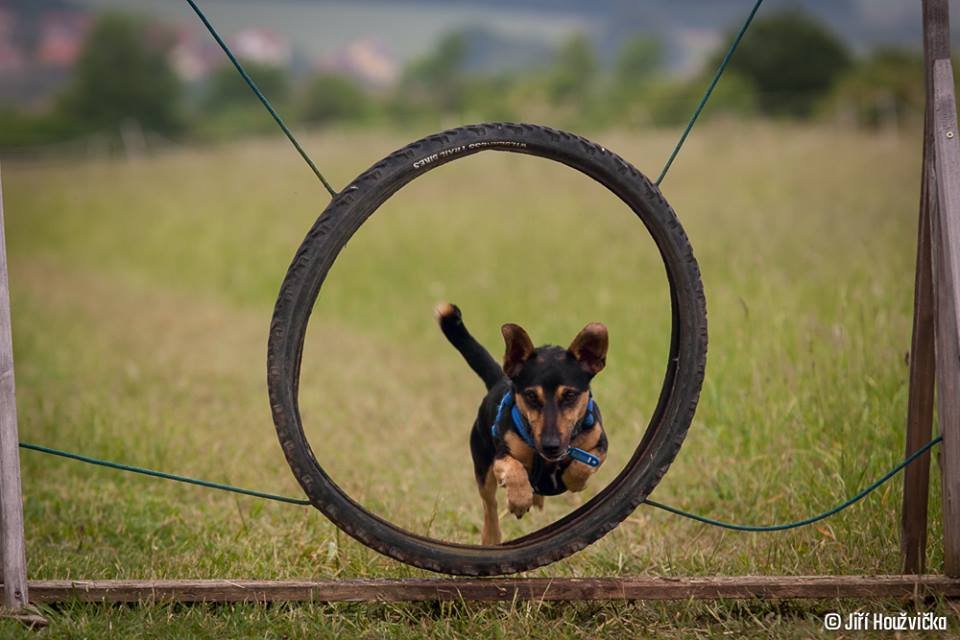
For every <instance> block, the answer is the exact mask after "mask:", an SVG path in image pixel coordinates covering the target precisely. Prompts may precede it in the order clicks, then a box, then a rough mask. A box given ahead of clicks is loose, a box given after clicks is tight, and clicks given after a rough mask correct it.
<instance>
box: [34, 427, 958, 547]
mask: <svg viewBox="0 0 960 640" xmlns="http://www.w3.org/2000/svg"><path fill="white" fill-rule="evenodd" d="M942 440H943V436H937V437H936V438H934V439H933V440H931V441H930V442H928V443H927V444H925V445H923V446H922V447H920V448H919V449H917V450H916V451H914V452H913V453H911V454H910V455H909V456H907V458H906V459H904V461H903V462H901V463H900V464H898V465H897V466H896V467H894V468H893V469H891V470H890V471H888V472H887V473H885V474H884V475H883V476H882V477H881V478H880V479H879V480H877V481H876V482H874V483H873V484H871V485H869V486H868V487H867V488H866V489H863V490H862V491H860V492H859V493H857V494H856V495H854V496H853V497H852V498H850V499H848V500H845V501H844V502H842V503H840V504H838V505H837V506H835V507H833V508H832V509H828V510H827V511H824V512H823V513H820V514H817V515H815V516H811V517H809V518H804V519H803V520H797V521H796V522H788V523H786V524H774V525H768V526H753V525H744V524H731V523H729V522H722V521H720V520H714V519H713V518H707V517H705V516H700V515H697V514H695V513H690V512H688V511H683V510H682V509H677V508H676V507H671V506H670V505H666V504H663V503H661V502H656V501H655V500H649V499H648V500H645V501H644V502H645V504H648V505H650V506H651V507H655V508H657V509H662V510H663V511H668V512H670V513H672V514H674V515H678V516H682V517H684V518H689V519H690V520H696V521H697V522H702V523H704V524H709V525H713V526H715V527H722V528H724V529H733V530H734V531H784V530H786V529H796V528H797V527H803V526H806V525H808V524H813V523H814V522H819V521H820V520H823V519H825V518H829V517H830V516H832V515H834V514H835V513H839V512H840V511H843V510H844V509H846V508H847V507H850V506H852V505H853V504H855V503H857V502H859V501H860V500H862V499H863V498H865V497H866V496H867V495H868V494H870V493H872V492H873V491H876V490H877V489H878V488H879V487H880V486H881V485H882V484H884V483H885V482H887V481H888V480H890V478H892V477H893V476H895V475H897V474H898V473H900V472H901V471H903V469H904V467H906V466H907V465H909V464H910V463H911V462H913V461H914V460H916V459H917V458H919V457H920V456H922V455H923V454H924V453H926V452H927V451H929V450H930V449H931V448H932V447H933V446H934V445H936V444H939V443H940V442H941V441H942ZM20 446H21V447H22V448H24V449H29V450H31V451H39V452H40V453H47V454H50V455H54V456H60V457H62V458H69V459H71V460H79V461H80V462H86V463H88V464H94V465H98V466H101V467H107V468H109V469H117V470H119V471H129V472H131V473H140V474H143V475H146V476H153V477H155V478H162V479H164V480H174V481H176V482H186V483H188V484H195V485H199V486H201V487H206V488H208V489H218V490H220V491H231V492H233V493H241V494H243V495H247V496H253V497H255V498H263V499H265V500H274V501H276V502H286V503H288V504H296V505H302V506H306V505H309V504H310V501H309V500H304V499H302V498H289V497H287V496H279V495H276V494H273V493H265V492H263V491H255V490H253V489H243V488H241V487H234V486H232V485H229V484H224V483H221V482H210V481H209V480H198V479H196V478H189V477H187V476H180V475H176V474H173V473H166V472H164V471H155V470H153V469H145V468H143V467H137V466H134V465H129V464H121V463H119V462H110V461H109V460H100V459H98V458H91V457H89V456H84V455H80V454H78V453H72V452H70V451H62V450H60V449H53V448H51V447H44V446H41V445H37V444H30V443H27V442H21V443H20Z"/></svg>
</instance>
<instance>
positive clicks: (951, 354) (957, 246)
mask: <svg viewBox="0 0 960 640" xmlns="http://www.w3.org/2000/svg"><path fill="white" fill-rule="evenodd" d="M933 81H934V120H935V128H934V138H935V146H936V171H937V193H938V204H939V206H938V211H937V214H938V215H936V216H934V218H933V220H934V225H933V229H934V233H933V235H932V240H933V242H932V244H931V249H932V254H933V256H934V263H935V268H934V270H933V273H934V283H935V291H936V293H935V297H936V309H937V311H936V317H935V325H936V359H937V389H938V393H937V409H938V417H939V420H940V433H941V434H942V435H943V444H942V445H941V455H942V472H941V482H942V484H943V518H944V523H943V529H944V531H943V535H944V540H943V556H944V569H945V573H946V574H947V575H948V576H950V577H960V296H958V295H957V287H958V286H960V138H958V133H960V132H958V130H957V105H956V99H955V97H954V89H953V67H952V65H951V63H950V59H949V58H942V59H937V60H936V62H934V67H933Z"/></svg>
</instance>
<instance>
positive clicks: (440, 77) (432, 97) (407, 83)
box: [400, 33, 467, 113]
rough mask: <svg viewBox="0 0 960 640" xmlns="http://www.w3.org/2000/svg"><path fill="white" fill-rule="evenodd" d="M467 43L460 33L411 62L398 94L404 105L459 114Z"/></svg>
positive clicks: (447, 38) (446, 38)
mask: <svg viewBox="0 0 960 640" xmlns="http://www.w3.org/2000/svg"><path fill="white" fill-rule="evenodd" d="M466 61H467V43H466V40H465V38H464V36H463V34H462V33H451V34H448V35H446V36H444V37H443V38H441V39H440V42H439V43H438V44H437V47H436V48H435V49H434V50H433V51H432V52H430V53H429V54H427V55H426V56H425V57H423V58H421V59H419V60H416V61H414V62H413V63H411V64H410V66H409V67H408V68H407V70H406V71H405V73H404V74H403V78H402V79H401V82H400V93H401V94H402V95H403V96H404V97H405V100H404V102H407V103H409V102H413V103H417V104H420V105H422V106H423V107H425V108H429V109H430V110H432V111H441V112H445V113H451V112H453V113H460V112H461V111H463V109H464V106H465V104H464V100H465V88H466V81H465V79H464V66H465V64H466Z"/></svg>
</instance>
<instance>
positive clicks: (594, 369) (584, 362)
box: [567, 322, 610, 375]
mask: <svg viewBox="0 0 960 640" xmlns="http://www.w3.org/2000/svg"><path fill="white" fill-rule="evenodd" d="M609 342H610V338H609V336H608V335H607V327H606V326H604V325H603V324H601V323H599V322H591V323H590V324H588V325H587V326H585V327H584V328H583V329H581V330H580V333H578V334H577V337H576V338H574V339H573V342H571V343H570V346H569V347H568V348H567V351H569V352H570V353H571V354H572V355H573V357H574V358H576V359H577V362H579V363H580V366H581V367H583V369H584V371H586V372H588V373H590V374H591V375H596V374H597V373H600V371H601V370H602V369H603V367H604V365H606V364H607V345H608V344H609Z"/></svg>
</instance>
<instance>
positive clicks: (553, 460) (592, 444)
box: [436, 303, 608, 545]
mask: <svg viewBox="0 0 960 640" xmlns="http://www.w3.org/2000/svg"><path fill="white" fill-rule="evenodd" d="M436 316H437V320H438V322H439V323H440V329H441V330H442V331H443V334H444V335H445V336H446V337H447V339H448V340H449V341H450V343H451V344H453V346H454V347H456V348H457V350H458V351H459V352H460V353H461V355H463V357H464V359H465V360H466V361H467V364H468V365H470V368H471V369H473V370H474V371H475V372H476V373H477V375H479V376H480V378H481V379H482V380H483V382H484V384H485V385H486V387H487V395H486V397H484V399H483V401H482V402H481V403H480V409H479V411H478V412H477V419H476V421H475V422H474V423H473V430H472V431H471V432H470V451H471V453H472V455H473V469H474V474H475V476H476V480H477V485H478V487H479V489H480V497H481V499H482V500H483V514H484V515H483V534H482V536H481V541H482V543H483V544H488V545H493V544H499V543H500V541H501V534H500V521H499V517H498V515H497V496H496V493H497V487H502V488H503V489H504V490H505V491H506V494H507V508H508V509H509V510H510V513H512V514H514V515H515V516H516V517H518V518H520V517H523V515H524V514H525V513H526V512H527V511H529V510H530V507H531V506H536V507H538V508H543V497H544V495H556V494H558V493H562V492H563V491H568V490H569V491H582V490H583V489H584V487H586V484H587V480H589V478H590V476H591V475H592V474H593V473H594V472H595V471H596V468H594V467H590V466H589V465H586V464H584V463H582V462H579V461H576V460H571V459H570V458H568V457H567V451H568V450H569V449H570V448H571V447H578V448H580V449H583V450H584V451H588V452H589V453H592V454H593V455H595V456H597V457H598V458H600V460H604V459H605V457H606V453H607V437H606V434H605V433H604V431H603V425H602V419H601V417H600V409H599V408H598V407H596V403H595V404H594V407H595V409H594V416H595V418H596V420H595V422H594V424H593V425H592V426H590V427H585V426H584V425H583V420H584V416H585V414H586V409H587V404H588V402H589V399H590V382H591V380H592V379H593V377H594V376H595V375H596V374H597V373H599V372H600V370H601V369H603V367H604V365H605V364H606V355H607V343H608V337H607V328H606V327H605V326H604V325H602V324H600V323H598V322H593V323H590V324H588V325H587V326H585V327H584V328H583V329H582V330H581V331H580V333H579V334H577V336H576V338H574V339H573V342H572V343H571V344H570V346H569V347H567V348H566V349H564V348H563V347H557V346H553V345H546V346H542V347H537V348H534V346H533V342H532V341H531V340H530V336H528V335H527V332H526V331H524V330H523V329H522V328H521V327H519V326H518V325H515V324H505V325H503V327H502V328H501V331H502V333H503V339H504V342H505V343H506V353H505V355H504V359H503V365H502V366H501V365H500V364H498V363H497V362H496V360H494V359H493V357H492V356H491V355H490V353H489V352H488V351H487V350H486V349H484V348H483V346H482V345H481V344H480V343H479V342H477V341H476V340H475V339H474V338H473V336H471V335H470V333H469V332H468V331H467V328H466V327H465V326H464V324H463V318H462V316H461V314H460V310H459V309H458V308H457V307H456V306H454V305H452V304H449V303H444V304H441V305H439V306H438V307H437V309H436ZM509 390H512V391H513V394H514V398H515V401H516V403H517V406H518V407H519V409H520V412H521V414H522V415H523V417H524V418H525V420H526V422H527V424H528V425H529V431H530V433H531V435H532V437H533V440H534V444H535V445H536V446H535V447H534V448H532V447H530V446H528V445H527V444H526V442H524V440H523V438H521V437H520V435H519V434H518V433H517V432H516V429H515V427H514V424H513V420H512V419H510V416H509V415H505V416H503V417H502V418H501V421H500V424H499V428H498V434H499V437H494V435H493V434H492V433H491V429H490V427H491V426H492V425H493V422H494V420H495V419H496V416H497V407H498V406H499V403H500V400H501V398H503V396H504V394H505V393H506V392H507V391H509Z"/></svg>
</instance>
